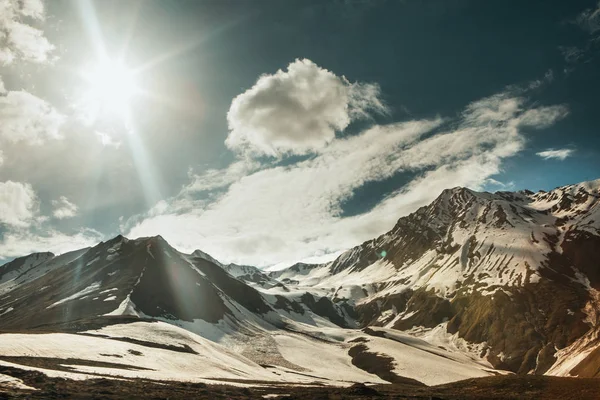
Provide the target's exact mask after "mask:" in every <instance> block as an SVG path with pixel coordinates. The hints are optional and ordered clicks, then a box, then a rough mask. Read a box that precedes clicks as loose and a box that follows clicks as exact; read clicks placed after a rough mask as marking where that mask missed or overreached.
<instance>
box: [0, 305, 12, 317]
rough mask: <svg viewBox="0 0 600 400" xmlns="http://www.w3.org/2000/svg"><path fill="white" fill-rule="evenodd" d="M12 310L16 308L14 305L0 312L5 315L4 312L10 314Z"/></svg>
mask: <svg viewBox="0 0 600 400" xmlns="http://www.w3.org/2000/svg"><path fill="white" fill-rule="evenodd" d="M12 310H14V308H12V307H8V308H7V309H6V310H4V311H3V312H1V313H0V317H1V316H3V315H4V314H8V313H9V312H11V311H12Z"/></svg>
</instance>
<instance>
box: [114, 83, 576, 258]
mask: <svg viewBox="0 0 600 400" xmlns="http://www.w3.org/2000/svg"><path fill="white" fill-rule="evenodd" d="M567 113H568V110H567V109H566V108H565V107H563V106H550V107H531V106H529V105H528V104H527V101H526V100H525V99H524V98H521V97H519V96H517V95H515V94H514V93H510V92H505V93H501V94H498V95H495V96H491V97H488V98H485V99H481V100H479V101H476V102H473V103H472V104H470V105H468V106H467V107H466V109H465V111H464V112H463V113H462V114H461V115H460V116H459V117H458V119H455V120H445V119H443V118H432V119H424V120H414V121H408V122H403V123H395V124H390V125H385V126H374V127H372V128H370V129H368V130H366V131H363V132H361V133H359V134H357V135H353V136H348V137H345V138H337V139H335V140H332V141H331V142H330V143H329V145H328V146H327V147H325V148H322V149H321V150H320V151H319V152H318V153H317V154H316V155H315V156H314V157H311V158H310V159H308V160H303V161H300V162H297V163H295V164H292V165H288V166H281V165H276V164H274V165H263V166H262V167H261V168H259V169H258V170H253V171H249V172H248V173H247V174H246V175H244V176H241V177H239V175H241V173H240V169H241V167H240V165H237V164H234V165H233V166H232V168H233V169H232V170H231V171H229V170H228V169H226V170H223V171H222V172H220V173H218V172H216V171H213V172H211V173H210V174H209V175H207V176H205V178H207V180H206V181H203V177H202V176H196V177H195V178H196V179H195V180H194V182H192V184H191V185H195V186H200V187H202V184H203V183H204V184H206V187H214V185H215V182H217V183H218V184H219V185H221V187H222V188H223V190H225V192H224V193H223V194H222V195H220V196H218V197H217V198H215V199H211V201H209V202H207V201H206V199H202V200H195V198H194V196H192V195H191V191H190V190H189V188H186V189H184V190H183V191H182V192H181V194H180V195H179V196H177V197H176V198H174V199H171V200H169V201H166V202H163V204H162V205H161V207H158V208H155V209H154V210H153V212H152V214H151V215H150V214H148V215H146V216H145V217H142V218H136V219H134V220H131V221H130V223H129V224H125V226H124V233H126V234H127V235H128V236H131V237H137V236H147V235H154V234H161V235H163V236H164V237H165V238H166V239H167V240H169V241H170V242H171V243H172V244H173V245H175V246H177V247H178V248H180V249H181V250H184V251H192V250H194V249H195V248H200V249H202V250H204V251H207V252H208V253H210V254H212V255H213V256H215V257H217V258H219V259H221V260H223V261H225V262H238V263H251V264H255V265H261V266H265V265H274V264H279V263H283V262H294V261H298V260H301V259H306V258H309V257H321V256H323V255H325V254H329V253H334V252H336V251H339V250H342V249H346V248H348V247H351V246H353V245H356V244H357V243H360V242H361V241H364V240H367V239H370V238H372V237H374V236H376V235H379V234H381V233H383V232H385V231H387V230H389V229H391V228H392V227H393V225H394V224H395V222H396V221H397V219H398V218H399V217H400V216H402V215H406V214H408V213H410V212H412V211H414V210H415V209H416V208H417V207H419V206H422V205H424V204H427V203H429V202H430V201H432V200H433V199H434V198H435V197H437V196H438V195H439V193H440V192H441V190H442V189H444V188H447V187H453V186H467V187H471V188H473V189H482V188H484V187H485V186H486V185H487V184H488V183H492V184H493V183H494V181H493V179H492V178H493V176H494V175H496V174H498V173H499V172H500V171H501V167H502V162H503V160H505V159H506V158H507V157H511V156H514V155H515V154H517V153H519V152H520V151H522V150H523V148H524V146H525V144H526V136H525V134H524V133H523V128H525V127H529V128H544V127H547V126H549V125H551V124H552V123H554V122H556V121H557V120H559V119H561V118H564V117H565V116H566V115H567ZM299 146H301V147H302V146H303V144H302V143H300V144H299ZM399 173H403V174H407V176H409V177H412V178H410V180H409V181H408V182H407V183H406V184H405V185H404V186H403V187H401V188H398V190H396V191H393V192H392V193H391V194H389V195H388V196H387V197H386V198H385V199H383V200H382V201H381V202H380V203H379V204H377V205H376V206H375V207H373V208H372V209H370V210H368V211H366V212H363V213H361V214H358V215H352V216H344V209H343V205H344V201H346V200H348V199H350V198H352V196H353V195H354V193H355V191H356V190H358V189H360V188H361V187H363V186H364V184H365V183H367V182H373V181H380V182H385V180H386V179H389V178H391V177H393V176H395V175H396V174H399ZM232 176H236V177H237V178H236V179H229V178H231V177H232ZM214 177H218V179H213V178H214ZM223 177H226V178H227V179H224V180H222V178H223Z"/></svg>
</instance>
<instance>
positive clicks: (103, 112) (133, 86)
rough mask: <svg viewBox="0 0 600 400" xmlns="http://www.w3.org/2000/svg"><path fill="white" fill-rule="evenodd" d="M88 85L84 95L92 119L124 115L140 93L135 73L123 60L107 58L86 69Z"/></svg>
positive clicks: (85, 75)
mask: <svg viewBox="0 0 600 400" xmlns="http://www.w3.org/2000/svg"><path fill="white" fill-rule="evenodd" d="M83 75H84V77H85V79H86V81H87V83H88V87H87V90H86V93H85V95H84V102H85V104H86V109H87V110H86V111H87V112H88V114H90V117H91V119H93V120H95V119H97V118H99V117H100V116H110V117H114V116H117V115H120V116H123V115H125V114H126V113H127V109H128V108H129V106H130V105H131V102H132V99H133V98H134V97H135V95H136V94H138V93H139V89H138V87H137V82H136V76H135V74H134V73H133V72H132V71H131V70H130V69H129V68H127V66H126V65H124V64H123V63H121V62H117V61H112V60H107V61H104V62H101V63H98V64H96V65H94V66H92V67H90V68H87V69H86V72H85V73H84V74H83Z"/></svg>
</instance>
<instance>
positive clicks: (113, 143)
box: [94, 131, 121, 149]
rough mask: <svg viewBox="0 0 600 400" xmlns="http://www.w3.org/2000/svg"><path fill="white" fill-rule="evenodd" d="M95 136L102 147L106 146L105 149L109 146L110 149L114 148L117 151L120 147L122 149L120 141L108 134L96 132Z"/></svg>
mask: <svg viewBox="0 0 600 400" xmlns="http://www.w3.org/2000/svg"><path fill="white" fill-rule="evenodd" d="M94 134H95V135H96V137H97V138H98V141H99V142H100V143H102V146H104V147H107V146H109V147H114V148H115V149H118V148H119V147H121V141H120V140H115V139H114V138H113V137H112V136H111V135H109V134H108V133H104V132H100V131H95V132H94Z"/></svg>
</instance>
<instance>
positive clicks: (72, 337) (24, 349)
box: [0, 322, 278, 382]
mask: <svg viewBox="0 0 600 400" xmlns="http://www.w3.org/2000/svg"><path fill="white" fill-rule="evenodd" d="M149 325H152V326H149ZM120 326H121V325H115V326H112V327H111V328H112V333H113V334H116V336H118V337H127V336H126V335H127V334H129V335H130V336H134V337H136V338H140V337H142V336H141V335H146V336H143V337H144V339H145V340H146V341H152V342H155V343H156V342H158V343H165V344H166V343H169V344H171V345H187V346H189V347H190V348H192V349H193V350H194V351H196V352H197V353H198V354H191V353H184V352H177V351H172V350H166V349H161V348H155V347H152V348H149V347H144V346H141V345H137V344H133V343H128V342H124V341H118V340H111V339H110V338H101V337H92V336H83V335H76V334H66V333H50V334H37V335H27V334H2V335H0V355H1V356H15V357H19V356H30V357H31V356H33V357H48V358H60V359H65V358H75V359H79V360H89V361H92V362H93V361H96V362H98V361H100V362H111V363H116V364H122V365H123V368H118V367H115V368H104V367H96V366H91V365H90V366H83V365H72V366H71V368H72V369H73V372H74V373H84V374H86V373H100V374H106V375H109V376H121V377H127V378H147V379H154V380H183V381H194V382H198V381H203V380H206V379H250V378H253V379H261V380H278V379H277V376H276V375H274V374H273V373H272V372H270V371H267V370H265V369H264V368H262V367H260V366H259V365H257V364H255V363H253V362H251V361H250V360H248V359H245V358H244V357H241V356H238V355H236V354H234V353H232V352H230V351H229V350H227V349H226V348H224V347H223V346H220V345H218V344H216V343H212V342H210V341H208V340H206V339H203V338H201V337H199V336H197V335H194V334H192V333H190V332H187V331H185V330H182V329H179V328H176V327H173V326H171V325H168V324H162V323H160V322H157V323H151V324H150V323H143V322H140V323H138V324H137V325H136V326H134V327H133V328H132V327H130V326H129V325H125V327H126V328H124V329H125V332H124V333H125V334H121V333H119V327H120ZM132 329H134V330H138V332H139V334H135V333H134V334H133V335H132V334H131V333H132V331H131V330H132ZM100 332H102V333H103V334H106V333H105V332H103V331H102V330H101V331H100ZM65 343H68V344H69V345H68V346H65ZM103 354H105V355H103ZM106 354H110V355H117V356H119V357H110V356H106ZM128 366H134V367H137V368H148V370H130V369H128V368H129V367H128ZM273 378H276V379H273Z"/></svg>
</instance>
